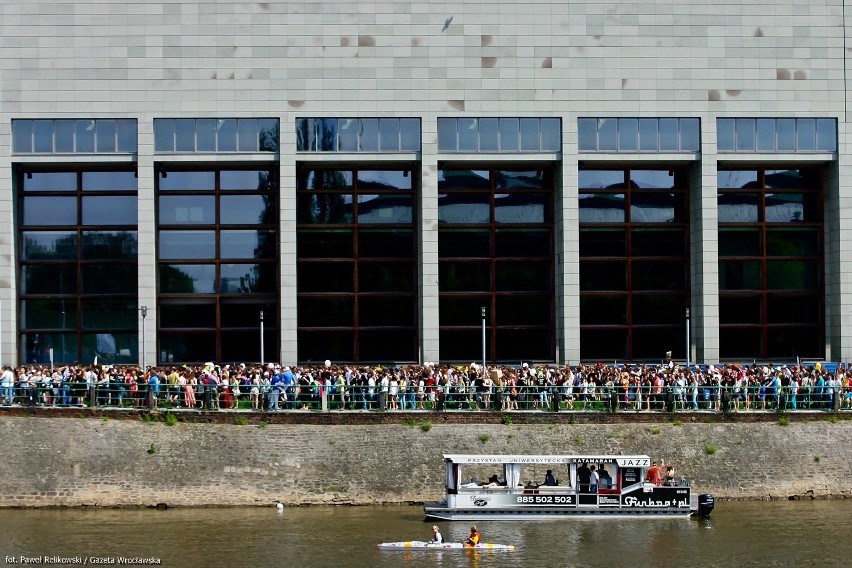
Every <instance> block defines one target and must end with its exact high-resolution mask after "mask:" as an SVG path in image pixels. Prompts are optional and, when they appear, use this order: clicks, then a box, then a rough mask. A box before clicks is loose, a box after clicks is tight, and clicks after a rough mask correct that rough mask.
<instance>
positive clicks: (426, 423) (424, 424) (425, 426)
mask: <svg viewBox="0 0 852 568" xmlns="http://www.w3.org/2000/svg"><path fill="white" fill-rule="evenodd" d="M420 429H421V430H423V431H424V432H428V431H429V430H431V429H432V423H431V422H429V421H428V420H424V421H423V422H421V423H420Z"/></svg>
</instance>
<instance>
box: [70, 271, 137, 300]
mask: <svg viewBox="0 0 852 568" xmlns="http://www.w3.org/2000/svg"><path fill="white" fill-rule="evenodd" d="M137 270H138V269H137V266H136V265H135V264H83V265H81V266H80V273H81V274H80V275H81V279H82V282H83V291H82V293H83V294H133V295H135V294H136V292H137V284H138V280H137Z"/></svg>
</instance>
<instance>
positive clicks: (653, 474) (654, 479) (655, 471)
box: [646, 462, 666, 485]
mask: <svg viewBox="0 0 852 568" xmlns="http://www.w3.org/2000/svg"><path fill="white" fill-rule="evenodd" d="M665 467H666V462H662V465H657V462H654V465H652V466H651V467H649V468H648V473H647V474H646V478H647V480H648V482H649V483H653V484H654V485H662V484H663V474H662V471H663V470H664V469H665Z"/></svg>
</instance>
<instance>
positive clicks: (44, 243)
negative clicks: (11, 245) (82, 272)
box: [21, 231, 77, 260]
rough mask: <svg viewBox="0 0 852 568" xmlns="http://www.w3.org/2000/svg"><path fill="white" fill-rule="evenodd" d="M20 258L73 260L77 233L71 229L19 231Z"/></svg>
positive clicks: (75, 256) (75, 252) (75, 255)
mask: <svg viewBox="0 0 852 568" xmlns="http://www.w3.org/2000/svg"><path fill="white" fill-rule="evenodd" d="M21 238H22V239H23V242H22V246H21V249H22V253H23V254H22V255H21V260H74V259H76V258H77V233H76V232H72V231H38V232H36V231H26V232H24V233H21Z"/></svg>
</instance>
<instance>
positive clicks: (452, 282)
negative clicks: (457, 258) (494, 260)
mask: <svg viewBox="0 0 852 568" xmlns="http://www.w3.org/2000/svg"><path fill="white" fill-rule="evenodd" d="M438 274H439V282H440V284H439V286H440V290H441V292H487V291H490V290H491V263H490V262H448V261H443V262H439V263H438Z"/></svg>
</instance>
